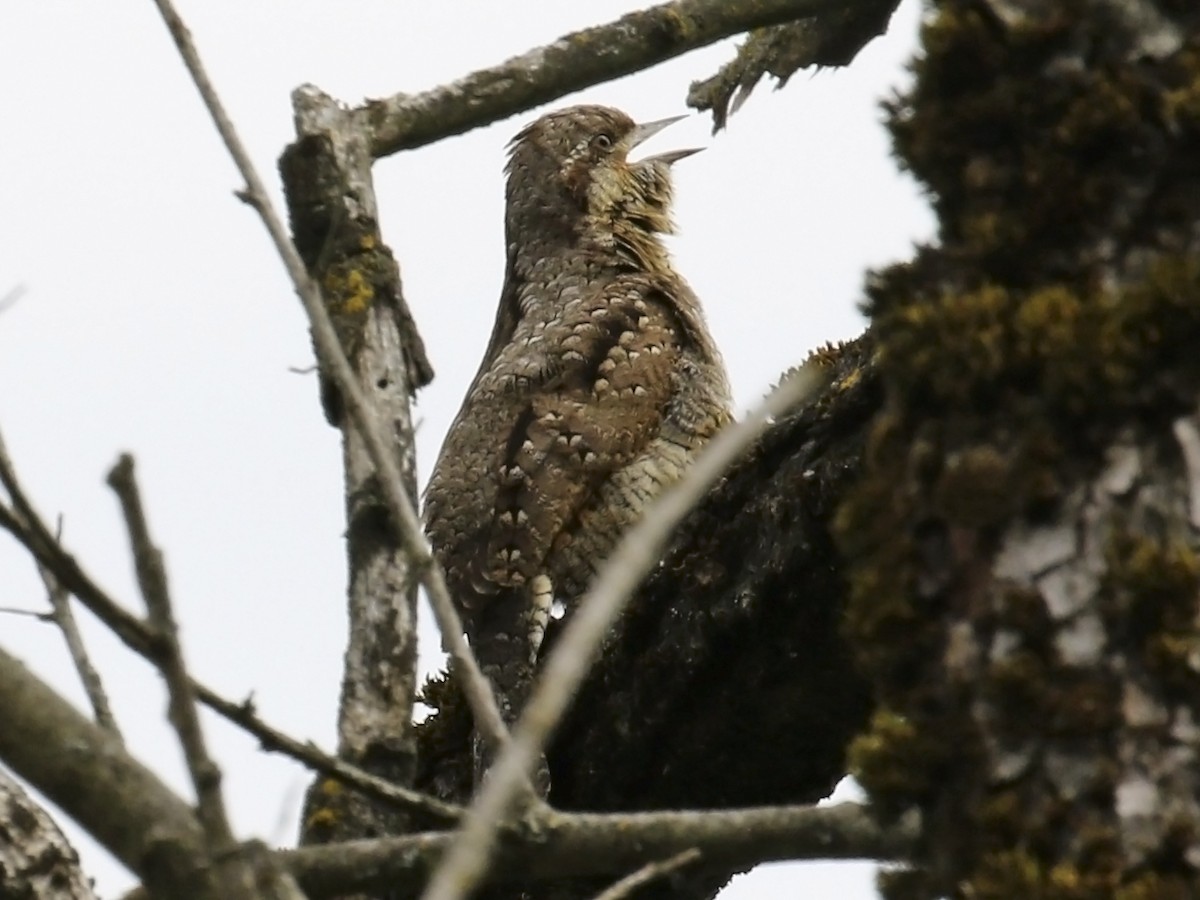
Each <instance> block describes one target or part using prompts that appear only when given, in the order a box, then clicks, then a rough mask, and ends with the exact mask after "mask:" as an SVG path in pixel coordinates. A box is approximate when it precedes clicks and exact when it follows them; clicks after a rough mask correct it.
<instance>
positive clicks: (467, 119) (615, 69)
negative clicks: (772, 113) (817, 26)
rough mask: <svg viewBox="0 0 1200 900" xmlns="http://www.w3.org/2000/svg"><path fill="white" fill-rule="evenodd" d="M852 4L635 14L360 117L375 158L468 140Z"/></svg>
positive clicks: (815, 0)
mask: <svg viewBox="0 0 1200 900" xmlns="http://www.w3.org/2000/svg"><path fill="white" fill-rule="evenodd" d="M845 7H846V0H753V2H746V0H676V2H672V3H663V4H660V5H658V6H654V7H651V8H650V9H644V10H638V11H636V12H631V13H628V14H626V15H624V16H622V17H621V18H619V19H617V20H616V21H614V22H609V23H607V24H605V25H597V26H595V27H593V28H585V29H584V30H582V31H576V32H574V33H572V34H567V35H563V36H562V37H561V38H559V39H558V40H557V41H554V42H553V43H551V44H547V45H545V46H543V47H537V48H535V49H533V50H530V51H528V52H527V53H523V54H522V55H520V56H517V57H514V58H512V59H510V60H507V61H505V62H503V63H501V64H500V65H498V66H492V67H490V68H487V69H481V70H479V71H477V72H472V73H471V74H470V75H467V76H465V77H463V78H460V79H458V80H457V81H453V82H451V83H450V84H447V85H443V86H441V87H436V88H434V89H433V90H429V91H425V92H423V93H420V94H397V95H395V96H393V97H388V98H386V99H383V100H373V101H371V102H369V103H367V104H366V105H365V106H364V107H362V108H361V109H360V110H357V111H356V112H357V113H359V114H361V115H362V116H363V118H364V119H365V121H366V123H367V124H369V126H370V139H371V153H372V155H374V156H375V158H376V159H378V158H380V157H384V156H388V155H390V154H392V153H396V152H398V151H400V150H411V149H413V148H415V147H421V146H424V145H426V144H431V143H433V142H434V141H438V140H441V139H442V138H446V137H451V136H452V135H456V134H462V133H463V132H464V131H469V130H470V129H472V128H478V127H480V126H482V125H487V124H489V123H491V122H495V121H497V120H499V119H503V118H505V117H507V116H511V115H515V114H516V113H519V112H523V111H524V110H527V109H532V108H533V107H535V106H538V105H540V104H542V103H549V102H550V101H551V100H556V99H558V98H559V97H564V96H566V95H567V94H570V93H573V92H575V91H579V90H583V89H584V88H586V87H591V86H592V85H594V84H600V83H601V82H604V81H609V80H611V79H613V78H620V77H621V76H622V75H628V74H630V73H632V72H638V71H640V70H642V69H647V68H649V67H650V66H653V65H656V64H657V63H660V62H663V61H664V60H668V59H671V58H673V57H676V56H680V55H682V54H684V53H687V52H689V51H691V50H696V49H698V48H700V47H706V46H708V45H709V44H713V43H716V42H717V41H719V40H722V39H723V38H727V37H730V36H731V35H735V34H741V33H742V32H744V31H749V30H751V29H753V28H760V27H763V26H766V25H777V24H779V23H781V22H795V21H797V20H799V19H807V18H811V17H813V16H817V15H820V14H821V13H824V12H829V11H831V10H844V9H845Z"/></svg>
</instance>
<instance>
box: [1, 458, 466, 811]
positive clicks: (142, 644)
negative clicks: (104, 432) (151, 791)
mask: <svg viewBox="0 0 1200 900" xmlns="http://www.w3.org/2000/svg"><path fill="white" fill-rule="evenodd" d="M0 484H2V485H3V486H4V487H5V488H6V490H7V491H8V493H9V497H10V499H11V501H12V503H13V508H8V507H5V506H3V505H2V504H0V528H3V529H5V530H6V531H8V532H9V533H10V534H12V535H13V537H15V538H16V539H17V540H18V541H19V542H20V543H21V545H22V546H24V547H25V549H26V550H28V551H29V553H30V555H31V556H33V558H34V559H35V560H36V562H37V564H38V565H39V566H41V567H43V568H45V569H46V570H47V571H49V572H51V573H53V575H54V577H55V579H56V580H57V581H58V582H59V583H60V584H61V585H62V587H63V588H64V589H66V590H68V591H70V592H71V593H72V594H73V595H74V596H75V597H76V598H78V599H79V601H80V602H81V603H82V604H83V605H84V607H86V608H87V609H88V611H90V612H91V613H92V614H93V615H95V616H96V617H97V618H98V619H100V621H101V622H103V623H104V624H105V625H106V626H107V627H108V628H109V630H111V631H112V632H113V633H114V634H115V635H116V636H117V637H118V638H120V639H121V641H122V642H123V643H124V644H125V646H126V647H128V648H129V649H131V650H133V651H134V652H135V653H137V654H138V655H139V656H141V657H143V658H145V659H151V658H152V653H153V644H154V636H153V635H152V634H151V632H150V629H149V628H147V627H146V624H145V623H144V622H143V621H142V620H141V619H139V618H138V617H137V616H134V615H132V614H131V613H129V612H128V611H127V610H126V609H125V608H124V607H122V606H121V604H119V603H118V602H117V601H116V600H115V599H113V598H112V597H110V596H109V595H108V593H107V592H106V591H104V589H103V588H101V587H100V586H99V585H97V584H96V582H95V581H93V580H92V578H91V577H90V576H89V575H88V574H87V573H86V572H85V571H84V570H83V569H82V568H81V567H80V565H79V564H78V563H77V562H76V561H75V558H74V557H73V556H72V555H71V554H70V553H68V552H67V551H66V550H65V549H64V548H63V546H62V544H61V543H59V541H58V539H57V538H56V536H55V535H54V534H53V533H52V532H51V531H50V530H49V528H48V527H47V526H46V523H45V522H44V521H43V520H42V518H41V516H40V515H39V514H38V512H37V510H36V509H35V508H34V507H33V504H32V503H31V502H30V500H29V498H28V496H27V495H26V493H25V490H24V488H23V487H22V485H21V483H20V481H19V479H18V478H17V474H16V469H15V468H14V466H13V464H12V460H11V459H10V458H9V457H8V455H7V453H6V451H5V447H4V439H3V436H2V435H0ZM13 612H21V611H19V610H13ZM31 615H38V616H39V617H40V618H47V619H49V618H52V617H53V613H51V614H49V615H48V616H47V615H43V614H40V613H31ZM191 685H192V690H193V691H194V692H195V694H196V698H197V699H198V700H199V701H200V702H201V703H203V704H204V705H205V706H207V707H209V708H210V709H212V710H213V711H214V712H216V713H218V714H219V715H221V716H223V717H224V718H226V719H228V720H229V721H230V722H232V723H233V724H235V725H237V726H238V727H240V728H242V729H244V730H245V731H247V732H249V733H250V734H252V735H254V736H255V737H256V738H258V740H259V741H260V742H261V743H262V746H263V749H265V750H270V751H275V752H279V753H283V754H286V755H288V756H291V757H293V758H294V759H297V760H299V761H300V762H302V763H305V764H307V765H309V766H311V767H312V768H313V770H314V771H317V772H320V773H322V774H324V775H327V776H329V777H331V778H336V779H338V780H339V781H343V782H345V783H346V784H348V785H350V786H352V787H354V788H356V789H357V790H360V791H362V792H363V793H364V794H366V795H368V796H371V797H375V798H377V799H379V800H382V801H384V802H386V803H392V804H395V805H396V806H397V807H398V808H401V809H410V810H415V811H418V812H421V813H424V814H426V815H428V816H430V817H432V818H434V819H439V820H452V819H457V818H458V816H459V815H460V814H461V812H462V810H461V809H460V808H459V807H457V806H454V805H453V804H448V803H443V802H442V801H440V800H437V799H435V798H433V797H429V796H427V795H425V794H421V793H419V792H417V791H413V790H409V789H407V788H403V787H400V786H399V785H394V784H391V783H389V782H386V781H384V780H383V779H380V778H377V777H376V776H374V775H371V774H370V773H369V772H364V771H363V770H362V769H359V768H357V767H355V766H353V765H351V764H350V763H346V762H343V761H341V760H337V759H334V758H333V757H331V756H329V755H328V754H325V753H322V752H321V751H319V750H317V749H316V748H315V747H314V746H313V745H312V744H311V743H304V742H302V741H298V740H296V739H295V738H292V737H289V736H288V735H286V734H284V733H283V732H282V731H279V730H278V729H275V728H273V727H271V726H270V725H269V724H267V723H266V722H264V721H263V720H262V719H261V718H260V717H259V716H258V715H257V714H256V712H255V711H254V708H253V706H252V705H251V704H250V703H248V702H244V703H234V702H233V701H231V700H227V699H225V698H224V697H222V696H220V695H219V694H218V693H217V692H216V691H214V690H213V689H212V688H209V687H207V686H206V685H204V684H202V683H201V682H199V681H196V680H195V679H193V680H192V681H191Z"/></svg>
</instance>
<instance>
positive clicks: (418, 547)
mask: <svg viewBox="0 0 1200 900" xmlns="http://www.w3.org/2000/svg"><path fill="white" fill-rule="evenodd" d="M156 2H157V4H158V7H159V10H160V11H161V12H162V15H163V19H164V21H165V22H166V23H167V27H168V29H169V31H170V32H171V37H172V39H173V40H174V41H175V46H176V48H177V49H178V50H179V53H180V56H181V57H182V58H183V61H184V65H185V66H186V67H187V69H188V72H189V74H190V75H191V76H192V80H193V82H194V83H195V85H196V88H197V90H198V91H199V92H200V96H201V98H202V99H203V101H204V105H205V107H206V108H207V109H208V112H209V115H210V116H211V117H212V119H213V124H214V125H215V126H216V128H217V131H218V132H219V133H220V135H221V139H222V140H223V141H224V143H225V146H226V148H227V149H228V150H229V153H230V156H232V157H233V161H234V163H235V164H236V165H237V168H238V171H239V172H240V173H241V176H242V178H243V179H245V181H246V191H245V193H246V195H247V197H248V198H250V201H251V205H252V206H253V207H254V209H255V210H257V211H258V214H259V216H260V217H261V218H262V220H263V224H264V225H265V226H266V228H267V232H268V233H269V234H270V237H271V240H272V242H273V243H274V245H275V249H276V251H277V252H278V253H279V256H280V258H281V259H282V260H283V263H284V267H285V268H286V269H287V272H288V275H289V277H290V278H291V279H292V283H293V284H294V285H295V288H296V292H297V294H298V295H299V297H300V301H301V303H302V304H303V306H304V310H305V312H306V313H307V315H308V319H309V323H310V324H311V326H312V334H313V341H314V343H315V344H316V348H317V353H318V356H319V358H320V361H321V365H322V369H323V371H325V372H326V373H327V374H328V375H329V377H330V378H331V379H332V380H333V382H334V383H335V384H336V386H337V389H338V391H339V393H340V395H341V400H342V402H344V403H345V404H346V408H347V412H348V413H349V414H350V417H351V419H352V420H353V422H354V425H355V427H356V428H357V429H358V431H359V432H360V434H361V435H362V439H363V443H364V444H365V446H366V450H367V452H368V454H369V455H370V457H371V461H372V462H373V463H374V464H375V467H376V471H377V472H378V474H379V486H380V489H381V490H382V492H383V496H384V500H385V501H386V503H387V507H388V511H389V513H390V514H391V517H392V520H393V523H394V524H395V526H396V528H397V530H398V531H399V533H400V537H401V540H402V541H403V543H404V546H405V548H406V550H407V551H408V554H409V558H410V561H411V564H412V567H413V570H414V571H415V572H417V573H419V574H420V577H421V581H422V584H424V586H425V589H426V591H427V592H428V594H429V599H430V604H431V606H432V607H433V611H434V616H435V617H436V619H437V622H438V627H439V628H440V629H441V632H442V639H443V641H444V642H445V644H446V647H447V650H448V651H449V653H450V654H451V656H453V657H454V660H455V663H456V664H457V665H458V666H459V667H461V671H462V673H463V677H464V679H465V684H466V686H467V691H468V700H469V702H470V703H471V707H472V711H473V712H474V714H475V717H476V720H477V722H478V723H479V726H480V728H481V729H482V730H483V731H485V732H486V733H489V734H493V735H504V734H505V733H506V731H507V730H506V729H505V727H504V722H503V721H502V720H501V718H500V711H499V709H498V708H497V707H496V700H495V697H493V696H492V692H491V688H490V686H489V685H488V683H487V679H485V678H484V677H483V673H482V672H481V671H480V670H479V663H478V662H477V661H476V660H475V657H474V654H473V653H472V652H471V649H470V647H469V646H468V644H467V642H466V639H465V637H464V636H463V626H462V621H461V620H460V619H459V616H458V613H457V612H456V611H455V609H454V604H453V603H452V602H451V600H450V593H449V590H448V589H447V587H446V579H445V575H444V574H443V573H442V571H441V568H440V567H439V566H438V565H437V562H436V561H435V560H434V558H433V551H432V549H431V548H430V546H429V541H428V540H427V539H426V538H425V534H424V532H423V531H422V529H421V524H420V520H419V519H418V517H417V511H416V508H415V507H414V505H413V501H412V498H410V497H409V495H408V492H407V491H406V490H405V489H404V480H403V476H402V473H401V472H400V468H399V465H398V464H397V462H396V459H395V457H394V456H393V453H392V447H391V443H390V442H389V441H388V439H387V438H386V437H385V436H384V435H382V434H381V433H380V432H379V430H378V428H377V427H376V425H375V420H374V418H373V416H372V414H371V408H370V405H369V402H368V400H367V398H366V396H365V394H364V393H363V391H362V390H361V388H360V387H359V385H358V381H357V379H356V378H355V374H354V369H353V368H352V367H351V365H350V362H349V360H348V359H347V358H346V354H345V352H344V351H343V349H342V346H341V342H340V341H339V340H338V335H337V331H336V330H335V328H334V326H333V322H332V321H331V320H330V317H329V313H328V311H327V310H326V309H325V305H324V303H323V302H322V300H321V292H320V290H319V289H318V288H317V286H316V284H314V283H313V281H312V279H311V278H310V277H309V276H308V271H307V269H306V268H305V265H304V261H303V260H302V259H301V258H300V255H299V253H297V251H296V247H295V245H294V244H293V243H292V241H291V239H290V238H289V237H288V234H287V231H286V230H285V228H284V226H283V222H282V221H281V220H280V218H279V216H278V214H277V213H276V212H275V209H274V207H273V206H272V205H271V201H270V197H269V195H268V194H267V191H266V188H265V187H264V185H263V182H262V179H261V178H260V177H259V176H258V172H257V170H256V169H255V167H254V163H253V162H252V161H251V159H250V156H249V154H248V153H247V152H246V149H245V147H244V146H243V145H242V143H241V140H240V139H239V138H238V136H237V132H236V131H235V129H234V127H233V123H232V122H231V121H230V120H229V117H228V115H227V114H226V113H225V109H224V106H223V105H222V103H221V101H220V98H219V97H218V96H217V94H216V91H215V90H214V89H213V86H212V83H211V82H210V81H209V79H208V76H207V74H206V73H205V71H204V68H203V66H202V65H201V63H200V58H199V55H198V54H197V53H196V48H195V46H194V45H193V44H192V41H191V36H190V34H188V31H187V28H186V27H185V26H184V24H183V22H182V21H181V20H180V18H179V16H178V15H177V14H176V13H175V11H174V9H173V8H172V7H171V5H170V3H168V2H166V0H156Z"/></svg>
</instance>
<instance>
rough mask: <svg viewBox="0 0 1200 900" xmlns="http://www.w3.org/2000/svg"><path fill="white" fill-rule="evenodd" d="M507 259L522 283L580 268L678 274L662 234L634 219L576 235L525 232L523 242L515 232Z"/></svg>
mask: <svg viewBox="0 0 1200 900" xmlns="http://www.w3.org/2000/svg"><path fill="white" fill-rule="evenodd" d="M508 256H509V266H510V272H511V273H512V274H513V275H515V276H516V277H517V278H518V279H520V280H521V281H530V280H541V279H544V278H546V277H551V278H553V277H555V276H556V275H558V274H560V273H561V272H562V271H564V270H568V269H571V268H578V267H580V266H584V267H587V268H589V269H591V270H593V271H602V270H610V271H613V272H645V273H646V274H649V275H668V274H670V273H671V272H672V271H673V269H672V267H671V258H670V254H669V253H668V252H667V247H666V244H665V243H663V240H662V235H661V233H659V232H657V231H653V230H650V229H647V228H645V227H643V226H642V225H641V223H638V222H634V221H632V220H629V219H618V220H615V221H609V222H605V223H597V224H593V223H588V224H587V225H585V226H584V227H582V228H579V229H578V230H576V231H566V230H549V231H547V232H546V233H538V232H531V231H530V230H528V229H526V230H525V231H524V233H520V239H519V240H513V238H512V234H511V232H510V236H509V242H508Z"/></svg>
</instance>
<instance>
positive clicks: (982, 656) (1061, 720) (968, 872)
mask: <svg viewBox="0 0 1200 900" xmlns="http://www.w3.org/2000/svg"><path fill="white" fill-rule="evenodd" d="M923 42H924V46H925V48H926V54H925V57H924V58H923V59H922V60H921V61H920V62H919V63H918V64H917V66H916V73H917V80H916V83H915V85H914V87H913V88H912V90H911V92H910V93H909V94H908V95H906V96H904V97H900V98H898V99H897V100H896V101H895V102H894V104H893V105H892V129H893V131H894V133H895V135H896V139H897V148H898V150H899V152H900V154H901V156H902V159H903V161H904V162H905V163H906V164H907V165H908V166H909V167H910V168H911V169H912V171H913V172H914V174H916V175H917V176H918V177H919V178H921V179H922V180H923V181H924V182H925V183H926V184H927V185H928V187H929V189H930V192H931V194H932V195H933V196H934V198H935V205H936V207H937V210H938V213H939V218H940V222H941V238H942V243H941V245H940V246H938V247H932V248H924V249H923V250H922V251H921V252H919V253H918V255H917V257H916V258H915V259H914V260H913V261H912V262H911V263H909V264H905V265H900V266H895V267H893V268H891V269H889V270H887V271H885V272H883V273H881V274H880V275H879V276H878V277H877V278H876V279H875V280H874V282H873V284H872V286H871V289H870V294H871V314H872V321H873V334H874V338H875V340H876V341H877V343H878V348H879V353H878V363H879V365H878V372H877V374H878V377H879V379H880V381H881V383H882V385H883V389H884V394H885V401H884V411H883V413H882V414H881V415H880V416H878V417H877V419H876V421H875V422H874V423H873V425H872V428H871V437H870V440H869V446H870V448H871V449H870V452H869V453H868V454H867V463H866V470H865V473H864V477H863V479H862V481H861V482H860V484H858V485H857V486H856V487H855V488H854V490H853V491H852V492H851V494H850V496H849V498H848V499H847V501H846V503H844V504H843V506H842V511H841V526H840V528H839V534H840V536H841V539H842V547H843V550H844V552H845V554H846V556H847V557H848V559H850V560H851V585H852V588H851V597H850V600H849V603H848V619H847V634H848V636H849V637H850V639H851V641H852V642H853V643H854V645H855V647H856V650H857V657H858V659H859V660H860V662H861V663H862V665H863V668H864V670H865V671H866V672H867V673H868V674H869V676H870V677H871V679H872V681H873V683H874V684H875V687H876V690H877V693H878V696H879V698H880V700H881V707H880V709H879V710H878V712H877V713H876V715H875V716H874V718H873V722H872V726H871V728H870V729H869V731H868V732H867V733H866V734H865V735H864V736H863V737H861V738H860V739H859V740H858V741H857V742H856V744H855V749H854V752H853V754H852V756H853V762H854V768H855V770H856V771H857V773H858V775H859V778H860V780H861V782H862V783H863V784H864V785H865V786H866V788H867V789H868V792H869V794H870V796H871V799H872V801H873V803H874V804H875V805H876V807H877V808H878V809H880V810H881V811H883V812H885V813H886V812H893V811H899V810H903V809H907V808H910V807H913V806H915V807H917V808H919V809H920V810H921V812H922V814H923V818H922V821H923V830H922V838H921V842H920V846H919V849H918V853H917V856H916V858H915V859H914V867H913V868H912V869H911V870H905V871H900V872H893V873H891V874H889V875H888V876H886V877H885V879H884V884H885V893H886V895H887V896H888V897H891V898H897V900H899V898H906V900H907V898H933V897H951V898H968V897H970V898H997V900H999V898H1008V897H1043V898H1050V900H1075V898H1080V900H1082V898H1092V897H1114V898H1142V897H1146V898H1149V897H1156V898H1159V897H1161V898H1175V897H1179V898H1183V897H1193V896H1197V895H1200V776H1198V774H1197V772H1198V771H1200V730H1198V729H1197V726H1196V723H1197V722H1198V721H1200V602H1198V597H1200V556H1198V555H1197V552H1198V551H1200V532H1198V531H1197V525H1198V524H1200V523H1198V521H1197V519H1196V517H1195V510H1196V500H1195V490H1196V443H1197V442H1196V425H1195V420H1196V410H1197V402H1198V399H1200V366H1198V364H1197V356H1196V352H1195V348H1196V346H1197V344H1198V342H1200V8H1198V7H1196V5H1195V4H1193V3H1180V2H1169V0H1167V2H1140V0H1137V2H1135V0H1129V2H1125V0H1093V2H1086V0H1058V2H1042V3H1039V4H1020V3H1013V2H1007V0H993V2H985V3H980V2H950V0H947V2H943V3H940V4H938V5H937V8H936V11H935V13H934V15H933V16H931V17H930V19H929V20H928V21H927V23H926V25H925V28H924V35H923Z"/></svg>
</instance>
